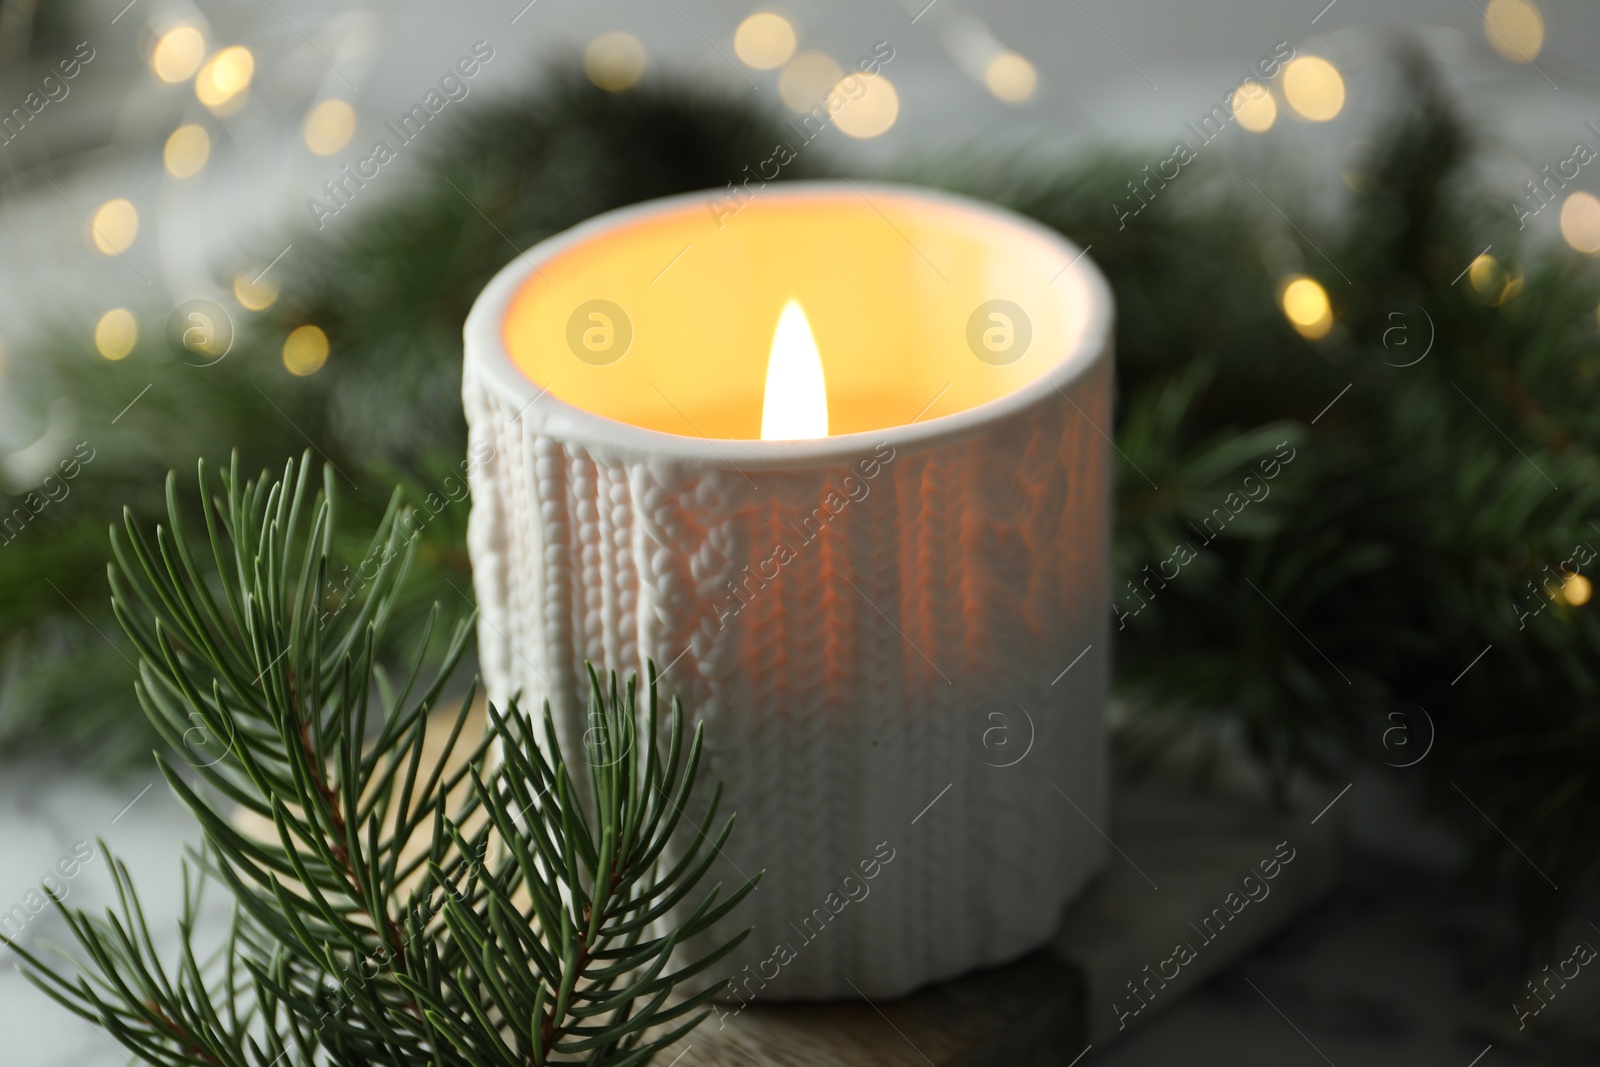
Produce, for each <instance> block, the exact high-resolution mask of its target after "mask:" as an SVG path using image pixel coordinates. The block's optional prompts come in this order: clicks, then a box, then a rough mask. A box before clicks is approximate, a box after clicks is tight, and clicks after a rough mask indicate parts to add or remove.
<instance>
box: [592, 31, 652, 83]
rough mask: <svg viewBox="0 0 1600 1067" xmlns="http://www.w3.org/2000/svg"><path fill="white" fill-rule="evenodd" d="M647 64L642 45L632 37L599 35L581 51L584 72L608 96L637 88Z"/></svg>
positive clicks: (619, 34) (626, 34)
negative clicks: (607, 93)
mask: <svg viewBox="0 0 1600 1067" xmlns="http://www.w3.org/2000/svg"><path fill="white" fill-rule="evenodd" d="M649 62H650V57H649V55H648V54H647V53H646V52H645V50H644V44H643V43H641V42H640V40H639V38H637V37H635V36H633V34H631V33H621V32H615V33H602V34H601V35H600V36H599V37H596V38H595V39H594V40H592V41H590V42H589V47H588V48H585V49H584V50H583V72H584V73H585V74H587V75H588V76H589V80H590V81H592V82H594V83H595V84H596V85H598V86H599V87H600V88H602V89H604V90H606V91H607V92H611V93H620V92H622V91H623V90H624V89H631V88H633V87H634V86H635V85H638V84H639V79H640V78H643V77H644V68H645V67H646V66H647V65H648V64H649Z"/></svg>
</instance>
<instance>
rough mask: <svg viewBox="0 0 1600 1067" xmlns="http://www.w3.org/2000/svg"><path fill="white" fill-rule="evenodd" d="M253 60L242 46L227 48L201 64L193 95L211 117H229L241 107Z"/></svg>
mask: <svg viewBox="0 0 1600 1067" xmlns="http://www.w3.org/2000/svg"><path fill="white" fill-rule="evenodd" d="M255 72H256V57H255V56H253V55H251V53H250V49H248V48H246V47H244V46H243V45H238V44H236V45H231V46H229V47H227V48H224V49H223V50H222V51H220V52H218V53H217V54H216V55H214V56H212V57H211V58H210V59H208V60H206V61H205V65H204V66H202V67H201V68H200V73H199V74H198V75H196V76H195V79H194V95H195V98H196V99H198V100H199V101H200V102H201V103H202V104H204V105H205V106H206V107H208V108H210V109H211V111H212V113H213V114H217V115H231V114H233V112H235V111H237V110H238V109H239V108H240V107H242V106H243V105H244V101H245V93H246V91H247V90H248V89H249V88H250V79H251V78H253V77H255Z"/></svg>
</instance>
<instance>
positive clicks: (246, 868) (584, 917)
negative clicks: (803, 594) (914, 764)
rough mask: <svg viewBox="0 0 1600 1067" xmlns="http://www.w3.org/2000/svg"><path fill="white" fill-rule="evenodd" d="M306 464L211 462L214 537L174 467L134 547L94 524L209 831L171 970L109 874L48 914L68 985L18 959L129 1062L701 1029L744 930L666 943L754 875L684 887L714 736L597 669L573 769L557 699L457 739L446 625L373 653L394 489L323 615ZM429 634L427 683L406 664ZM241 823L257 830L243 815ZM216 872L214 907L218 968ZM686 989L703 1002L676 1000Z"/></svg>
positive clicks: (343, 1061) (726, 906)
mask: <svg viewBox="0 0 1600 1067" xmlns="http://www.w3.org/2000/svg"><path fill="white" fill-rule="evenodd" d="M310 468H311V464H310V462H309V456H308V457H306V459H305V460H303V461H302V462H301V463H300V464H299V465H298V468H297V467H296V465H295V464H294V463H292V462H291V463H290V464H289V465H288V466H287V467H286V469H285V471H284V475H283V477H282V478H281V479H280V480H277V481H272V480H269V479H267V478H266V477H265V476H263V477H262V478H261V479H259V480H254V481H248V482H247V481H243V480H241V478H240V476H239V471H238V463H237V460H235V463H234V465H233V468H232V469H231V470H230V471H229V473H228V474H227V475H225V476H224V477H223V478H222V486H223V492H222V493H221V494H220V495H218V496H217V497H216V498H214V499H213V498H212V496H211V486H210V478H209V477H208V475H207V472H206V469H205V467H204V465H203V464H202V465H201V467H200V492H201V498H202V499H201V508H200V510H201V515H202V516H203V523H202V524H201V525H202V527H203V530H204V537H203V538H192V537H191V536H190V534H189V533H187V532H186V529H187V528H188V526H189V524H188V523H186V522H185V516H184V513H183V510H182V508H181V507H180V502H179V499H178V495H177V490H176V486H175V480H174V479H173V478H172V477H171V476H169V477H168V481H167V493H166V495H167V514H168V522H167V524H165V525H162V526H158V527H157V528H156V529H155V531H154V534H153V536H151V535H149V534H147V533H146V532H145V531H143V530H141V529H140V527H139V526H138V525H137V524H136V523H135V521H134V520H133V518H132V516H131V513H130V515H129V516H128V519H127V522H126V524H125V527H124V529H123V530H122V531H116V530H114V531H113V546H114V552H115V559H116V562H115V564H114V565H113V566H112V567H110V568H109V573H110V581H111V586H112V590H113V604H114V609H115V612H116V615H117V618H118V619H119V620H120V621H121V622H122V624H123V627H124V628H125V630H126V632H127V634H128V636H129V638H130V639H131V641H132V643H133V645H134V646H135V648H136V649H137V650H138V653H139V658H140V665H139V681H138V683H137V689H138V698H139V702H140V704H141V706H142V707H143V708H144V710H145V713H146V715H147V716H148V717H149V720H150V722H151V724H152V725H153V727H154V728H155V730H156V731H157V732H158V733H159V734H160V736H161V737H162V739H163V740H164V741H165V742H166V748H167V751H166V752H164V753H161V754H158V756H157V761H158V763H159V765H160V767H161V770H162V773H163V775H164V776H165V777H166V780H167V782H168V784H169V785H170V786H171V788H172V790H173V792H174V793H175V794H176V795H177V796H178V797H179V798H180V800H181V801H182V802H183V803H184V804H185V806H187V807H188V809H189V810H190V812H191V813H192V814H193V815H194V817H195V819H196V820H197V821H198V822H199V824H200V829H201V831H202V835H203V841H202V844H201V845H200V846H199V847H198V849H197V850H196V851H194V852H193V853H192V855H191V860H192V863H193V865H194V867H196V868H198V872H199V876H198V877H192V871H191V866H190V864H189V863H185V868H184V883H185V892H184V906H183V913H182V917H181V919H180V921H179V926H178V929H179V934H180V948H179V951H178V953H177V955H176V958H169V959H165V960H164V959H163V958H162V956H161V954H160V953H159V952H158V951H157V949H156V947H155V942H154V940H153V939H152V937H151V934H150V931H149V928H148V926H147V924H146V922H145V918H144V913H143V909H142V906H141V905H140V902H139V898H138V896H137V894H136V893H135V892H134V887H133V883H132V880H131V879H130V877H129V875H128V872H127V869H126V867H124V866H123V865H122V864H121V863H120V862H119V861H117V860H116V859H115V858H114V857H113V858H112V870H113V877H114V881H115V885H116V890H117V897H118V902H119V907H118V908H117V909H115V910H113V911H108V912H107V913H106V914H105V915H104V916H103V917H100V916H95V915H91V914H90V913H88V912H86V911H83V910H79V909H73V908H68V907H66V906H65V905H64V904H62V903H61V902H60V901H59V900H57V901H56V904H57V907H58V909H59V910H60V912H61V913H62V915H63V916H64V917H65V919H66V922H67V924H68V927H69V928H70V930H71V932H72V935H73V937H74V938H75V939H76V941H77V943H78V946H79V948H80V950H81V951H82V953H83V955H84V957H85V958H84V959H83V960H82V961H81V962H79V963H78V964H77V967H76V973H74V971H73V969H72V968H60V969H58V968H57V967H54V966H52V965H50V964H47V963H45V962H44V961H42V960H41V959H40V958H39V957H37V956H35V955H34V954H33V953H31V952H29V951H28V950H26V949H24V948H22V947H21V946H19V945H17V944H15V943H10V942H8V943H9V944H10V947H11V948H12V949H13V950H14V951H16V952H17V953H18V954H19V955H21V957H22V958H23V960H24V961H25V964H26V966H25V970H26V972H27V974H28V976H29V978H31V979H32V980H33V981H34V982H35V983H36V984H37V985H38V986H39V987H40V988H41V989H43V990H44V991H45V992H46V993H48V994H49V995H50V996H51V997H53V998H54V999H55V1000H57V1001H58V1002H59V1003H61V1004H62V1005H64V1006H65V1007H67V1008H68V1009H69V1010H71V1011H73V1012H74V1013H76V1014H78V1015H80V1016H82V1017H83V1018H85V1019H88V1020H89V1021H90V1022H93V1023H95V1024H97V1025H99V1026H103V1027H104V1028H105V1029H106V1031H107V1032H108V1033H109V1034H110V1035H111V1036H112V1037H113V1038H115V1039H116V1040H117V1041H118V1042H120V1043H121V1044H122V1045H123V1046H125V1047H126V1048H127V1049H128V1050H129V1051H131V1052H132V1053H133V1054H134V1055H136V1056H137V1057H139V1058H140V1059H141V1060H143V1061H144V1062H147V1063H153V1064H163V1065H178V1064H197V1065H198V1064H204V1065H226V1067H273V1065H281V1067H295V1065H301V1067H309V1065H312V1064H317V1065H324V1064H325V1065H334V1067H356V1065H363V1067H365V1065H377V1064H389V1065H394V1067H415V1065H421V1064H433V1065H441V1067H442V1065H446V1064H448V1065H461V1067H467V1065H470V1067H491V1065H492V1067H534V1065H540V1064H548V1063H565V1062H573V1063H586V1064H593V1065H606V1067H623V1065H628V1064H639V1063H644V1062H647V1061H648V1060H649V1059H650V1058H651V1056H652V1055H653V1054H654V1053H655V1052H656V1051H658V1050H659V1049H661V1048H663V1047H665V1046H666V1045H667V1044H670V1043H671V1042H672V1041H674V1040H676V1039H677V1038H678V1037H679V1036H681V1035H682V1034H683V1033H685V1032H687V1031H688V1030H689V1029H691V1028H693V1027H694V1026H695V1025H696V1024H697V1023H698V1022H699V1021H700V1020H701V1019H703V1018H704V1017H705V1014H706V1010H707V1009H706V1008H705V1004H706V1002H707V1001H708V1000H709V999H710V998H711V997H712V996H714V995H715V994H716V993H717V992H718V991H719V990H720V989H721V988H722V985H723V983H722V982H717V981H711V980H709V976H708V975H705V974H704V972H706V970H707V968H710V967H712V966H713V965H714V964H715V963H716V962H717V961H718V960H719V959H721V958H722V957H723V956H724V955H726V954H727V953H728V952H729V951H731V950H732V949H733V948H734V946H736V945H737V944H738V943H739V942H740V941H742V940H743V937H744V934H740V935H738V936H736V937H734V938H733V939H732V940H730V941H728V942H727V943H725V944H722V945H721V946H720V947H717V948H715V949H713V950H711V951H709V952H707V953H705V954H703V955H699V956H693V955H692V954H691V955H690V957H689V958H684V953H681V952H675V950H678V949H679V948H680V947H681V946H683V945H684V943H685V942H686V941H687V940H688V939H690V938H694V937H696V936H697V935H699V934H702V933H703V932H705V931H706V930H707V929H708V928H709V927H710V926H711V924H713V923H714V922H717V921H718V920H720V919H721V918H723V917H724V916H726V915H727V914H728V913H729V912H730V911H731V910H732V909H733V908H735V907H736V906H737V905H738V903H739V902H740V901H741V900H742V899H743V898H744V896H745V895H746V894H747V893H749V892H750V891H751V889H753V888H754V885H755V880H754V879H751V880H750V881H748V882H746V883H745V884H743V885H742V886H740V887H739V888H738V889H736V890H735V891H734V892H733V893H731V894H726V895H725V894H724V893H723V892H722V887H721V885H720V884H718V885H717V886H715V887H713V888H712V889H710V890H709V891H706V892H704V893H703V894H701V895H700V896H699V897H698V898H696V897H695V896H694V894H696V892H697V886H699V884H700V882H701V881H702V879H703V878H704V876H705V874H706V872H707V870H708V869H709V867H710V866H711V864H712V862H713V861H714V860H715V858H716V857H717V855H718V853H719V852H720V850H721V849H722V847H723V845H724V843H725V842H726V841H727V839H728V835H729V834H730V833H731V832H732V828H733V819H732V816H729V817H727V818H726V819H724V820H723V821H722V822H721V824H720V827H719V826H718V824H717V808H718V799H719V797H720V792H721V790H720V787H718V789H717V790H716V791H715V793H714V794H713V796H712V797H711V799H710V801H709V803H708V804H707V805H706V806H705V809H704V812H703V814H702V815H701V817H700V818H699V820H698V823H697V822H696V820H695V819H691V818H689V817H688V816H686V814H685V812H686V811H690V810H698V809H697V808H696V803H697V802H696V800H695V798H694V795H693V791H694V787H695V784H696V776H697V771H698V768H699V763H700V753H701V736H702V729H703V727H700V726H697V727H696V728H695V730H694V733H693V735H692V737H691V738H689V739H688V740H687V742H686V740H685V733H684V721H683V711H682V708H681V706H680V705H679V704H678V702H677V701H676V700H674V701H673V704H672V709H671V714H670V716H669V719H668V722H667V723H665V724H662V723H661V722H660V721H659V715H658V707H657V698H656V677H655V669H654V666H653V665H652V666H651V667H650V672H649V681H648V694H647V695H646V696H645V697H643V699H641V698H640V695H639V694H638V693H637V691H636V682H635V680H634V679H632V678H630V679H629V680H628V681H627V683H626V685H625V686H622V687H621V688H619V686H618V682H617V678H616V675H615V674H614V673H613V674H612V675H610V677H609V680H608V681H607V683H606V684H604V685H602V682H601V679H600V678H599V676H598V675H597V674H596V673H595V672H594V671H593V670H592V669H591V670H590V674H589V681H590V689H591V692H590V700H589V722H588V726H589V729H588V731H587V733H586V735H585V746H584V747H585V752H584V758H585V759H586V761H587V766H586V767H585V768H584V773H582V774H579V775H574V774H572V773H571V769H570V768H569V764H568V762H567V755H566V754H564V753H563V751H562V749H561V746H560V743H559V742H558V740H557V737H556V732H555V728H554V724H553V722H552V720H551V717H550V713H549V708H548V706H547V707H546V709H545V714H544V716H543V719H542V722H536V720H535V719H534V718H533V717H532V716H531V715H529V714H528V713H526V712H525V711H523V710H521V709H520V708H519V707H518V706H517V704H516V702H515V701H513V702H512V703H510V704H509V705H508V706H507V707H506V708H505V709H504V710H503V711H502V710H500V709H497V708H495V707H494V706H493V705H492V704H491V705H489V706H488V709H487V717H488V722H487V725H486V726H484V727H482V728H479V729H475V730H473V729H469V723H471V722H472V721H473V708H474V695H475V689H476V686H475V684H474V685H471V686H468V687H467V689H466V691H465V692H464V693H454V694H453V693H451V692H450V684H451V678H452V672H453V671H454V669H455V667H456V665H457V663H458V661H459V659H460V657H461V655H462V652H463V649H464V648H465V646H466V643H467V640H468V636H469V632H470V628H469V625H468V623H466V622H463V623H460V624H458V625H456V626H454V627H453V628H451V629H450V630H449V632H448V633H443V634H440V633H438V631H439V630H440V626H439V611H438V609H437V608H435V609H434V611H433V613H432V614H431V615H430V616H429V618H428V621H427V625H426V626H425V627H424V629H423V633H422V635H421V638H420V639H419V641H418V646H419V647H418V649H417V651H416V654H415V657H414V659H413V661H412V665H411V669H410V670H409V671H408V672H407V673H406V674H404V675H403V676H391V675H390V673H389V672H388V671H387V670H385V669H384V668H383V667H382V666H381V665H380V664H379V663H378V662H377V660H376V659H375V654H374V650H375V648H376V647H377V645H378V643H379V639H380V635H381V633H382V631H383V630H384V628H385V627H386V625H388V623H389V622H390V620H391V618H392V617H393V614H394V610H395V607H396V604H397V603H399V602H400V598H401V596H402V590H403V586H404V583H405V578H406V571H407V569H408V567H409V565H410V562H411V556H412V553H413V552H414V550H415V541H414V540H411V539H407V538H404V537H402V536H401V535H400V533H399V532H398V531H399V530H400V529H401V527H402V526H403V525H404V524H403V523H401V522H399V521H398V520H399V518H400V514H401V512H400V507H399V496H398V493H397V494H396V497H395V499H394V501H393V502H392V504H391V507H390V511H389V514H388V515H387V516H386V520H385V522H384V524H383V527H381V528H380V532H379V535H378V537H376V538H375V539H374V541H373V543H372V552H373V555H374V557H375V558H377V559H378V560H379V563H378V565H377V568H376V573H375V575H374V576H373V578H372V579H371V581H370V582H369V583H367V585H366V586H365V587H364V588H363V589H361V590H360V591H359V592H358V593H357V594H356V598H355V599H354V600H353V601H352V602H350V603H349V604H348V605H346V606H345V610H343V611H337V612H330V611H328V610H327V609H328V606H329V605H330V603H331V602H330V599H329V579H330V574H331V566H332V560H331V558H330V551H331V547H332V537H331V531H332V530H333V529H334V523H335V517H334V499H335V485H334V481H335V479H334V477H333V474H332V472H331V470H328V469H326V468H325V469H324V472H323V486H322V490H321V492H320V493H318V494H316V495H315V496H314V497H313V496H312V495H311V493H310V492H309V491H308V490H309V489H310V486H309V485H308V481H309V471H310ZM436 639H439V640H442V643H443V644H444V646H445V648H444V652H443V654H442V657H441V663H442V666H440V667H439V668H438V669H437V670H431V671H430V670H425V669H424V664H425V662H426V660H427V657H426V655H425V650H426V648H427V646H428V645H429V644H430V643H432V642H433V641H435V640H436ZM450 703H453V704H456V705H457V709H456V710H455V711H453V712H450V713H448V714H445V715H442V716H441V715H438V714H436V709H437V708H439V707H440V706H441V705H443V704H450ZM442 735H447V740H445V741H444V743H443V744H442V745H440V744H439V743H438V741H439V738H440V736H442ZM663 736H664V737H665V740H666V750H665V752H664V753H663V752H662V749H661V745H660V743H659V741H660V739H661V738H662V737H663ZM579 783H586V784H579ZM240 812H243V813H248V815H250V816H254V817H255V818H256V820H257V821H258V822H259V823H260V824H261V825H262V826H263V827H271V830H270V831H269V832H263V833H259V834H254V833H251V832H250V831H249V830H248V829H246V828H241V825H240V819H239V818H238V817H237V815H238V813H240ZM101 847H102V848H105V845H104V843H103V842H102V843H101ZM207 882H218V883H221V885H222V887H223V888H224V889H225V890H226V891H227V892H228V893H229V894H230V895H231V897H232V900H233V908H232V920H231V924H229V926H228V928H227V929H226V931H225V932H223V933H221V934H219V935H218V936H217V938H216V939H215V941H216V943H215V944H214V945H213V946H211V947H212V948H213V949H214V950H215V951H214V953H213V954H211V955H209V956H208V955H207V953H206V952H205V951H204V950H203V949H202V946H201V945H200V944H199V942H200V941H202V940H203V939H204V938H205V931H204V930H203V929H202V928H201V926H200V924H199V921H198V917H199V914H200V897H201V887H202V886H203V885H204V884H206V883H207ZM696 899H698V903H697V904H696V903H695V900H696ZM691 905H692V907H691ZM682 916H686V917H682ZM673 917H682V918H681V920H680V921H677V922H673V921H671V918H673ZM691 979H693V980H695V983H696V986H697V987H702V988H699V991H698V992H696V993H693V994H692V995H683V994H682V993H679V995H676V996H675V995H674V994H675V993H677V992H678V991H679V990H680V987H682V986H683V984H684V983H685V982H687V981H690V980H691Z"/></svg>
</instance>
